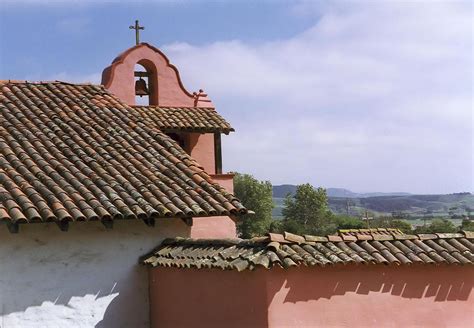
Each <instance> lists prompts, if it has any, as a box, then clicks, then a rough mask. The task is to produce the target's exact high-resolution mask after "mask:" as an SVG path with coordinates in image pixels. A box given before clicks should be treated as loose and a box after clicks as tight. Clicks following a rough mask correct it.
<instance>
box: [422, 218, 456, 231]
mask: <svg viewBox="0 0 474 328" xmlns="http://www.w3.org/2000/svg"><path fill="white" fill-rule="evenodd" d="M457 230H458V229H457V228H456V226H455V225H454V224H453V223H452V222H451V221H449V220H447V219H434V220H433V221H431V223H430V224H429V225H427V226H420V227H416V229H415V233H436V232H439V233H443V232H456V231H457Z"/></svg>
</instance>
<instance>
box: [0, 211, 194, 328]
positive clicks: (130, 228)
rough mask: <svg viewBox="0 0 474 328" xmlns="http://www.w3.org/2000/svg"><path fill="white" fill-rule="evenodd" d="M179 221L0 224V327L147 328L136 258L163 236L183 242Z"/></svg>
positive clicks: (142, 273)
mask: <svg viewBox="0 0 474 328" xmlns="http://www.w3.org/2000/svg"><path fill="white" fill-rule="evenodd" d="M189 234H190V228H189V227H188V226H186V225H185V224H184V223H183V222H182V220H179V219H163V220H157V221H156V226H155V227H153V228H151V227H147V226H146V225H145V224H144V223H143V222H142V221H138V220H136V221H116V222H115V223H114V228H113V229H112V230H110V231H107V230H105V228H104V226H103V225H102V224H101V223H99V222H78V223H71V224H70V227H69V231H67V232H62V231H60V230H59V228H58V227H57V225H56V224H54V223H30V224H25V225H21V226H20V232H19V233H18V234H11V233H10V232H8V230H7V228H6V227H5V226H4V225H0V240H1V241H2V246H1V247H0V326H1V327H2V328H9V327H15V328H32V327H70V328H74V327H107V328H108V327H110V328H116V327H127V328H128V327H134V328H135V327H137V328H139V327H149V306H148V304H149V303H148V276H147V270H146V268H145V267H143V266H141V265H139V264H138V260H139V257H140V256H143V255H144V254H146V253H147V252H149V251H151V250H152V249H153V248H155V247H156V246H157V245H158V244H159V243H160V242H161V241H162V240H163V238H165V237H175V236H183V237H184V236H189Z"/></svg>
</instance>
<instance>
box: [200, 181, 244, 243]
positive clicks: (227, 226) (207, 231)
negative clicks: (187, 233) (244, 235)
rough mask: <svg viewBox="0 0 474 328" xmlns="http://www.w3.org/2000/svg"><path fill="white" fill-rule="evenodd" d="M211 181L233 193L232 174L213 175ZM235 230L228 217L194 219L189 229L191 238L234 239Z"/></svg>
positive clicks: (232, 222)
mask: <svg viewBox="0 0 474 328" xmlns="http://www.w3.org/2000/svg"><path fill="white" fill-rule="evenodd" d="M211 177H212V180H214V181H215V182H217V183H218V184H220V185H221V186H222V187H224V188H225V189H226V190H227V191H228V192H230V193H232V192H234V180H233V179H234V175H233V174H217V175H216V174H214V175H211ZM235 237H237V229H236V226H235V222H234V221H233V220H232V219H231V218H229V217H228V216H214V217H208V218H196V219H195V220H194V222H193V226H192V227H191V238H235Z"/></svg>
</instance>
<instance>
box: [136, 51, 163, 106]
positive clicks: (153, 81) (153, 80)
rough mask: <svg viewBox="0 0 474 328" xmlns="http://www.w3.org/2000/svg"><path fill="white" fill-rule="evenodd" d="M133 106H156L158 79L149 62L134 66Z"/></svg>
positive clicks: (153, 66) (151, 63)
mask: <svg viewBox="0 0 474 328" xmlns="http://www.w3.org/2000/svg"><path fill="white" fill-rule="evenodd" d="M134 77H135V104H136V105H156V106H157V105H158V77H157V71H156V67H155V65H154V64H153V62H151V61H149V60H146V59H144V60H140V61H138V63H136V64H135V68H134Z"/></svg>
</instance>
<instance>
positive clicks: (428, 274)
mask: <svg viewBox="0 0 474 328" xmlns="http://www.w3.org/2000/svg"><path fill="white" fill-rule="evenodd" d="M149 270H150V271H149V279H150V304H151V323H152V327H186V326H192V327H222V326H225V327H394V328H395V327H468V326H470V325H472V322H474V313H473V311H472V309H473V308H474V297H473V293H472V289H473V285H474V268H473V267H472V266H456V265H449V266H448V265H442V266H433V265H414V266H399V267H397V266H385V265H359V266H356V265H345V266H344V265H341V266H330V267H324V268H321V267H312V268H310V267H298V268H290V269H287V270H284V269H279V268H274V269H270V270H267V269H257V270H255V271H247V270H246V271H242V272H237V271H223V270H219V269H200V270H198V269H177V268H150V269H149ZM178 304H179V306H177V305H178ZM183 313H185V315H183Z"/></svg>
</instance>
